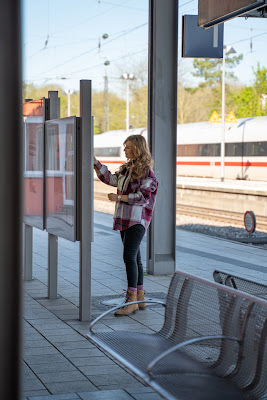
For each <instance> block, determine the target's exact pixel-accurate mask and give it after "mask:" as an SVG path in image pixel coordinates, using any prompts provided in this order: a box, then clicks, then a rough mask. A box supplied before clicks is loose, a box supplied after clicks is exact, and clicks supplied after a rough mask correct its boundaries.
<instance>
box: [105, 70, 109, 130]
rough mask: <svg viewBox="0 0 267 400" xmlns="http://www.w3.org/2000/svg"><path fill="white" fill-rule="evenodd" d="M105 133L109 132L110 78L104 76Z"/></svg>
mask: <svg viewBox="0 0 267 400" xmlns="http://www.w3.org/2000/svg"><path fill="white" fill-rule="evenodd" d="M104 121H105V123H104V131H105V132H107V131H108V130H109V104H108V76H107V72H106V75H105V76H104Z"/></svg>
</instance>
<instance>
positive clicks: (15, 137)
mask: <svg viewBox="0 0 267 400" xmlns="http://www.w3.org/2000/svg"><path fill="white" fill-rule="evenodd" d="M0 9H1V12H0V37H1V40H0V57H1V61H0V88H1V90H0V260H1V261H0V399H3V400H4V399H6V400H7V399H12V400H13V399H14V400H17V399H19V395H20V377H19V364H20V363H19V353H20V324H21V322H20V319H21V312H20V311H21V310H20V279H21V236H22V234H21V232H22V229H21V209H22V196H21V171H22V165H21V161H22V157H21V147H22V146H21V138H22V129H21V125H22V117H21V103H22V97H21V1H20V0H9V1H6V0H1V1H0Z"/></svg>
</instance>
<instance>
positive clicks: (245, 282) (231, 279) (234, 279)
mask: <svg viewBox="0 0 267 400" xmlns="http://www.w3.org/2000/svg"><path fill="white" fill-rule="evenodd" d="M213 278H214V280H215V282H217V283H221V284H222V285H226V286H229V287H232V288H234V289H237V290H241V291H242V292H246V293H249V294H252V295H253V296H257V297H261V298H262V299H267V286H266V285H264V284H263V283H258V282H255V281H250V280H249V279H245V278H241V277H240V276H237V275H233V274H231V273H228V272H224V271H219V270H215V271H214V272H213ZM266 379H267V378H266Z"/></svg>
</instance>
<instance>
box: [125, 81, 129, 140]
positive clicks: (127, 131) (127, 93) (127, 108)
mask: <svg viewBox="0 0 267 400" xmlns="http://www.w3.org/2000/svg"><path fill="white" fill-rule="evenodd" d="M129 86H130V83H129V78H127V79H126V133H127V135H129Z"/></svg>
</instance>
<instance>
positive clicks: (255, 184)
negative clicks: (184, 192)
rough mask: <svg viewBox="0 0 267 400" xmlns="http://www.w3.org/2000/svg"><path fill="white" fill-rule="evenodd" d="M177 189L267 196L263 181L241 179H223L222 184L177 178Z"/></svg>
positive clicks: (213, 181)
mask: <svg viewBox="0 0 267 400" xmlns="http://www.w3.org/2000/svg"><path fill="white" fill-rule="evenodd" d="M176 185H177V188H183V189H184V188H190V187H191V188H194V189H197V188H199V189H203V190H204V189H206V190H211V189H212V190H217V191H224V192H227V193H231V192H232V193H243V194H253V195H265V196H266V194H267V182H265V181H254V180H252V181H250V180H241V179H235V180H233V179H232V180H231V179H225V180H224V181H223V182H222V181H221V180H220V179H215V178H197V177H185V176H178V177H177V178H176Z"/></svg>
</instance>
